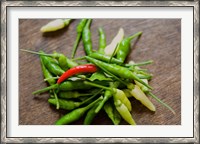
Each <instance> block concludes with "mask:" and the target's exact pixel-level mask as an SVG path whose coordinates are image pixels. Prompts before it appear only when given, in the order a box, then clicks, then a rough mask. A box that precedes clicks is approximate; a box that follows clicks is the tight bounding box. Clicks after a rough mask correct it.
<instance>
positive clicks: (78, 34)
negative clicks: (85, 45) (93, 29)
mask: <svg viewBox="0 0 200 144" xmlns="http://www.w3.org/2000/svg"><path fill="white" fill-rule="evenodd" d="M86 22H87V19H81V21H80V22H79V24H78V25H77V27H76V32H77V36H76V41H75V43H74V46H73V50H72V55H71V58H74V55H75V53H76V50H77V47H78V44H79V42H80V39H81V35H82V31H83V28H84V27H85V24H86Z"/></svg>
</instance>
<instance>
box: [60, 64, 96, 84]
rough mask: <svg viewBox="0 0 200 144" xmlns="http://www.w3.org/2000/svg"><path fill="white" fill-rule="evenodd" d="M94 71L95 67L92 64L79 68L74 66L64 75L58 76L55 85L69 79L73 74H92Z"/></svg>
mask: <svg viewBox="0 0 200 144" xmlns="http://www.w3.org/2000/svg"><path fill="white" fill-rule="evenodd" d="M96 71H97V67H96V66H95V65H93V64H85V65H79V66H76V67H73V68H71V69H69V70H67V71H66V72H65V73H64V74H62V75H61V76H60V78H59V79H58V81H57V83H58V84H60V83H61V82H63V81H64V80H66V79H67V78H69V77H71V76H73V75H75V74H78V73H82V72H87V73H94V72H96Z"/></svg>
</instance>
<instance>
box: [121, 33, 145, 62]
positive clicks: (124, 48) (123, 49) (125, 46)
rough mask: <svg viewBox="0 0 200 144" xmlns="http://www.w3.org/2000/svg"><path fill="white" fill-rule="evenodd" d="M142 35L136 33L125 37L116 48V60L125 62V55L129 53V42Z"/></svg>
mask: <svg viewBox="0 0 200 144" xmlns="http://www.w3.org/2000/svg"><path fill="white" fill-rule="evenodd" d="M141 34H142V32H138V33H136V34H134V35H132V36H130V37H127V38H125V39H123V40H122V41H121V42H120V44H119V47H118V51H117V59H119V60H121V61H122V62H124V61H125V59H126V57H127V55H128V54H129V53H130V50H131V49H130V45H131V43H130V42H131V40H132V39H134V38H135V37H138V36H140V35H141Z"/></svg>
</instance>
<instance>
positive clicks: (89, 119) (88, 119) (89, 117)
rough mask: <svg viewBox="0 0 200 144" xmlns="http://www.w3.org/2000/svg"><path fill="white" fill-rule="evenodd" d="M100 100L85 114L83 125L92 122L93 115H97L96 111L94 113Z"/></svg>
mask: <svg viewBox="0 0 200 144" xmlns="http://www.w3.org/2000/svg"><path fill="white" fill-rule="evenodd" d="M99 102H100V101H98V102H97V103H96V104H95V105H94V106H93V107H92V108H91V109H90V110H89V111H88V112H87V114H86V116H85V119H84V122H83V124H84V125H89V124H91V123H92V121H93V119H94V117H95V116H96V115H97V113H95V109H96V108H97V106H98V104H99Z"/></svg>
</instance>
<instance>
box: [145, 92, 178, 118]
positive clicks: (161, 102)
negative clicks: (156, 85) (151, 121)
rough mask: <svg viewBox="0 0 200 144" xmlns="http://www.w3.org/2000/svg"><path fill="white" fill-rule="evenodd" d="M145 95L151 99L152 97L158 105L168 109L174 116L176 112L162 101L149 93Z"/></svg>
mask: <svg viewBox="0 0 200 144" xmlns="http://www.w3.org/2000/svg"><path fill="white" fill-rule="evenodd" d="M147 94H149V95H150V96H151V97H153V98H154V99H155V100H156V101H157V102H159V103H160V104H162V105H164V106H165V107H166V108H168V109H169V110H170V111H171V112H172V113H173V114H174V115H175V114H176V112H175V111H174V110H173V109H172V108H171V107H170V106H169V105H167V104H166V103H164V102H163V101H162V100H160V99H159V98H158V97H157V96H156V95H154V94H152V93H151V92H148V93H147Z"/></svg>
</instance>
